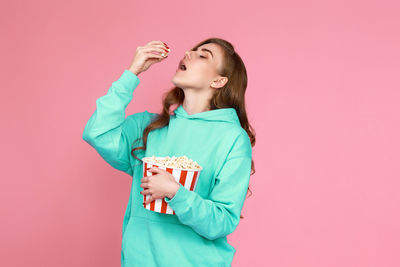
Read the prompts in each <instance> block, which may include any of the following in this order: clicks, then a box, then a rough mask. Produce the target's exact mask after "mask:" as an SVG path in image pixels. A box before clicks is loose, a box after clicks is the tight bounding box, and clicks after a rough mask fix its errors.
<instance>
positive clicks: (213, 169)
mask: <svg viewBox="0 0 400 267" xmlns="http://www.w3.org/2000/svg"><path fill="white" fill-rule="evenodd" d="M139 83H140V80H139V78H138V76H136V75H135V74H134V73H133V72H131V71H129V70H127V69H126V70H124V72H123V74H122V75H121V76H120V78H119V79H118V80H116V81H114V82H113V83H112V85H111V87H110V88H109V90H108V93H107V94H106V95H104V96H102V97H100V98H98V99H97V100H96V110H95V112H94V113H93V115H92V116H91V117H90V119H89V121H88V122H87V124H86V126H85V129H84V132H83V135H82V137H83V139H84V140H85V141H86V142H87V143H88V144H90V145H91V146H92V147H93V148H94V149H95V150H96V151H97V152H98V153H99V155H100V156H101V157H102V158H103V159H104V160H105V161H106V162H107V163H109V164H110V165H111V166H112V167H113V168H115V169H117V170H120V171H123V172H125V173H127V174H129V175H130V176H132V187H131V191H130V195H129V201H128V204H127V208H126V211H125V216H124V219H123V225H122V246H121V266H125V267H131V266H140V267H147V266H148V267H150V266H154V267H164V266H165V267H171V266H182V267H191V266H196V267H199V266H207V267H214V266H231V263H232V260H233V256H234V254H235V252H236V249H235V248H234V247H233V246H232V245H230V244H229V243H228V242H227V235H229V234H230V233H232V232H233V231H234V230H235V229H236V227H237V226H238V224H239V220H240V218H239V217H240V214H241V210H242V207H243V204H244V201H245V197H246V194H247V188H248V185H249V179H250V171H251V159H252V147H251V143H250V139H249V137H248V135H247V132H246V131H245V130H244V129H243V128H242V127H241V125H240V121H239V118H238V116H237V113H236V110H235V109H234V108H222V109H216V110H209V111H205V112H200V113H196V114H192V115H189V114H188V113H187V112H186V111H185V109H184V108H183V106H182V105H180V106H178V107H177V108H176V109H175V110H174V114H173V115H171V117H170V121H169V125H167V126H165V127H163V128H160V129H156V130H153V131H151V132H150V133H149V135H148V139H147V149H146V151H144V150H136V151H135V153H136V155H137V156H138V157H139V158H140V159H142V158H143V157H150V156H153V155H154V156H157V157H165V156H170V157H172V156H176V157H179V156H184V155H186V156H187V157H188V158H190V159H193V160H194V161H196V162H197V163H198V164H199V165H200V166H202V167H203V169H202V171H201V172H200V174H199V177H198V181H197V185H196V188H195V190H194V191H190V190H188V189H187V188H185V187H184V186H183V185H182V184H180V187H179V190H178V191H177V192H176V194H175V196H174V197H173V198H172V199H169V198H168V197H165V198H164V199H165V201H166V202H167V203H168V204H169V205H170V207H171V208H172V209H173V210H174V211H175V214H164V213H158V212H155V211H151V210H148V209H145V208H144V206H143V201H144V196H143V195H142V194H140V192H141V191H142V190H143V188H142V187H140V184H141V178H143V169H142V168H143V164H142V162H141V161H139V160H137V159H135V158H134V157H133V156H132V155H131V149H132V148H133V147H137V146H142V145H143V141H142V140H140V142H136V143H134V141H135V140H136V139H137V138H138V137H141V136H142V134H143V130H144V129H145V127H146V126H147V125H148V124H149V123H150V122H151V121H152V120H154V119H155V118H156V116H157V114H156V113H150V112H148V111H144V112H139V113H135V114H131V115H129V116H127V117H126V118H125V109H126V107H127V105H128V104H129V102H130V101H131V100H132V95H133V91H134V90H135V88H136V87H137V86H138V85H139Z"/></svg>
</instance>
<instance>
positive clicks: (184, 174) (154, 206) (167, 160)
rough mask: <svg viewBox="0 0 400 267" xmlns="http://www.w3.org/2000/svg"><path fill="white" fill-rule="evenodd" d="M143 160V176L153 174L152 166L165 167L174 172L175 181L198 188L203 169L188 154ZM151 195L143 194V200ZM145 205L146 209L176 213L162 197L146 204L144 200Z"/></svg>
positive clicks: (190, 189) (145, 158)
mask: <svg viewBox="0 0 400 267" xmlns="http://www.w3.org/2000/svg"><path fill="white" fill-rule="evenodd" d="M142 161H143V176H153V175H154V173H152V172H151V171H150V170H149V169H150V168H151V167H157V168H159V169H163V170H165V171H167V172H169V173H171V174H172V176H173V177H174V179H175V181H176V182H177V183H180V184H181V185H182V186H184V187H185V188H186V189H187V190H189V191H194V190H195V189H196V185H197V182H198V180H199V176H200V172H201V170H202V169H203V168H202V167H201V166H200V165H199V164H198V163H197V162H196V161H193V160H192V159H189V158H188V157H186V156H182V157H175V156H173V157H156V156H152V157H144V158H143V159H142ZM150 196H151V195H150V194H147V195H144V196H143V200H144V201H146V199H147V198H149V197H150ZM143 207H144V208H145V209H148V210H151V211H155V212H159V213H165V214H173V215H175V211H174V210H173V209H172V208H171V207H170V205H169V204H168V203H167V202H166V201H165V200H164V199H163V198H162V199H155V200H153V201H152V202H150V203H147V204H145V203H144V202H143Z"/></svg>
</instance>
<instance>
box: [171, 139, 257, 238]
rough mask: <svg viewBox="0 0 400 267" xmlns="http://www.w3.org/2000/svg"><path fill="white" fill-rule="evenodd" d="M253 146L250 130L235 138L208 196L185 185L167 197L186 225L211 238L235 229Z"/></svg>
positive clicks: (246, 182)
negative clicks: (202, 195)
mask: <svg viewBox="0 0 400 267" xmlns="http://www.w3.org/2000/svg"><path fill="white" fill-rule="evenodd" d="M251 149H252V148H251V143H250V139H249V137H248V135H247V133H246V134H241V135H240V136H239V137H238V138H236V141H235V142H234V144H233V147H232V148H231V151H230V152H229V154H228V156H227V158H226V160H225V162H224V164H223V166H222V168H220V171H219V173H218V174H217V176H216V179H215V185H214V188H213V189H212V191H211V193H210V196H209V199H204V198H202V197H201V196H200V195H199V194H198V193H196V192H195V191H190V190H188V189H187V188H185V187H184V186H183V185H182V184H180V186H179V190H178V191H177V192H176V194H175V196H174V197H173V198H172V199H170V198H168V197H165V198H164V199H165V201H166V202H167V203H168V204H169V205H170V206H171V208H172V209H173V210H174V211H175V214H176V216H177V217H178V219H179V220H180V221H181V222H182V223H183V224H185V225H188V226H190V227H192V229H193V230H194V231H196V232H197V233H198V234H200V235H202V236H203V237H205V238H207V239H210V240H214V239H217V238H220V237H224V236H227V235H229V234H230V233H232V232H233V231H234V230H235V229H236V227H237V226H238V224H239V220H240V212H241V210H242V207H243V204H244V201H245V197H246V194H247V189H248V185H249V180H250V172H251V159H252V155H251V152H252V151H251Z"/></svg>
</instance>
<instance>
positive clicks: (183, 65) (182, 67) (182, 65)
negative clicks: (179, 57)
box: [178, 61, 186, 71]
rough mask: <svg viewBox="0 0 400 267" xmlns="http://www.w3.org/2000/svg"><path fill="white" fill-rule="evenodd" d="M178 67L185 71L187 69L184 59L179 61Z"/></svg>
mask: <svg viewBox="0 0 400 267" xmlns="http://www.w3.org/2000/svg"><path fill="white" fill-rule="evenodd" d="M178 69H180V70H183V71H185V70H186V66H185V64H183V62H182V61H181V62H179V66H178Z"/></svg>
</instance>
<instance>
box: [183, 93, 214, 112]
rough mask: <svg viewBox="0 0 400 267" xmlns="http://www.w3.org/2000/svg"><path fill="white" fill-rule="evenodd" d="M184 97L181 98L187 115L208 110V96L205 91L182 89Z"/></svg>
mask: <svg viewBox="0 0 400 267" xmlns="http://www.w3.org/2000/svg"><path fill="white" fill-rule="evenodd" d="M184 92H185V99H184V100H183V104H182V106H183V108H184V109H185V111H186V112H187V113H188V114H189V115H193V114H196V113H200V112H204V111H208V110H210V105H209V101H210V97H209V95H208V94H206V93H200V92H196V93H193V92H192V91H184Z"/></svg>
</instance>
